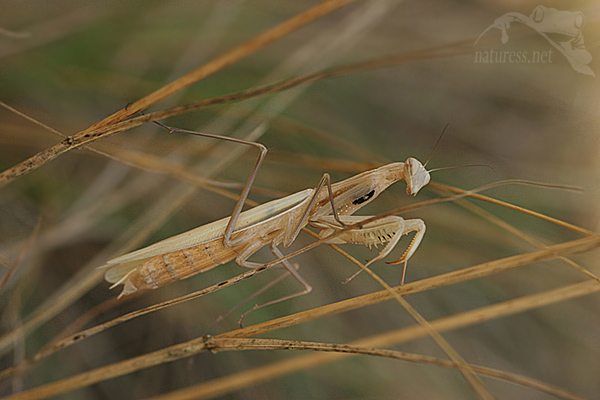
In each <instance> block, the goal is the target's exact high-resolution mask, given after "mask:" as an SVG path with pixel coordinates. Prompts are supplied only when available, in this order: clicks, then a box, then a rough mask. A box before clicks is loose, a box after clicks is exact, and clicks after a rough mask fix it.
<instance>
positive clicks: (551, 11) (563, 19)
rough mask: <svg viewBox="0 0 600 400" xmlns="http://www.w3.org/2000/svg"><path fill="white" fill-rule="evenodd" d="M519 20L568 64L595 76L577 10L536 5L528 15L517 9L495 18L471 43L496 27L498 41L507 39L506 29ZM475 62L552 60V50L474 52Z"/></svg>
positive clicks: (582, 22) (582, 21)
mask: <svg viewBox="0 0 600 400" xmlns="http://www.w3.org/2000/svg"><path fill="white" fill-rule="evenodd" d="M513 23H520V24H523V25H526V26H528V27H529V28H531V29H533V30H535V31H536V32H537V33H538V34H539V35H540V36H542V37H543V38H544V39H546V40H547V41H548V43H550V44H551V45H552V47H554V48H555V49H556V50H557V51H558V52H560V53H561V54H562V55H563V56H564V57H565V59H566V60H567V61H568V62H569V63H570V64H571V67H572V68H573V69H574V70H575V71H577V72H579V73H581V74H585V75H591V76H595V74H594V71H592V69H591V68H590V67H589V63H590V62H591V61H592V55H591V54H590V53H589V52H588V51H587V50H586V48H585V45H584V41H583V33H582V29H583V26H584V25H585V16H584V15H583V13H582V12H580V11H574V12H572V11H560V10H557V9H556V8H547V7H544V6H537V7H536V8H535V9H534V10H533V12H532V13H531V15H530V16H526V15H523V14H521V13H517V12H510V13H506V14H504V15H503V16H501V17H499V18H496V20H495V21H494V23H493V24H492V25H490V26H489V27H488V28H487V29H486V30H485V31H483V33H482V34H481V35H479V38H477V41H476V42H475V45H477V43H478V42H479V40H480V39H481V38H482V37H483V35H485V34H486V33H487V32H489V31H490V30H492V29H499V30H500V31H501V34H502V38H501V41H502V44H506V43H507V42H508V40H509V30H510V28H511V24H513ZM475 53H476V54H475V62H483V63H493V62H496V63H499V62H511V63H515V62H527V63H532V62H533V63H552V56H553V55H554V54H553V51H552V49H550V50H547V51H543V52H532V54H529V53H528V52H527V51H520V52H515V51H513V52H511V51H498V50H494V49H492V50H490V51H476V52H475Z"/></svg>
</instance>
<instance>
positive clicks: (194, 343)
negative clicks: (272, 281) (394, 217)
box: [5, 238, 600, 400]
mask: <svg viewBox="0 0 600 400" xmlns="http://www.w3.org/2000/svg"><path fill="white" fill-rule="evenodd" d="M590 239H592V238H585V239H580V240H579V241H575V242H580V241H590ZM594 242H595V246H596V247H597V246H598V245H600V241H599V240H598V239H597V238H595V240H594ZM566 245H570V246H566ZM573 245H574V243H566V244H563V245H561V246H560V247H561V248H567V249H568V250H567V252H571V251H573V250H574V249H573ZM580 245H581V243H578V244H577V246H575V248H577V249H578V250H579V249H581V250H582V251H585V250H586V249H588V247H586V246H584V247H583V248H582V247H580ZM588 245H589V243H588ZM558 247H559V246H553V248H552V249H551V251H550V252H548V251H547V250H543V251H544V252H546V253H550V255H551V256H555V255H556V253H557V252H558V251H559V250H558V249H557V248H558ZM536 253H537V252H536ZM522 256H527V254H525V255H522ZM525 258H527V257H525ZM457 272H461V271H457ZM598 291H600V284H598V283H597V282H595V281H588V282H584V283H581V284H576V285H571V286H567V287H563V288H560V289H555V290H551V291H548V292H545V293H540V294H538V295H532V296H525V297H523V298H520V299H515V300H510V301H507V302H505V303H500V304H497V305H492V306H487V307H483V308H480V309H477V310H474V311H470V312H464V313H462V314H457V315H454V316H450V317H445V318H441V319H439V320H435V321H431V322H430V324H431V327H432V328H433V329H435V330H436V331H437V332H442V331H446V330H452V329H457V328H460V327H464V326H469V325H471V324H476V323H481V322H482V321H486V320H490V319H494V318H500V317H503V316H507V315H512V314H515V313H519V312H523V311H526V310H529V309H534V308H538V307H541V306H544V305H548V304H552V303H554V302H560V301H564V300H566V299H570V298H574V297H578V296H584V295H587V294H591V293H595V292H598ZM379 295H380V296H386V297H388V298H389V294H388V293H387V291H383V292H380V293H379ZM331 306H333V305H327V306H323V307H320V308H318V309H315V310H309V311H305V312H304V313H300V314H319V315H320V316H322V315H323V312H322V310H321V309H323V308H328V309H329V308H331ZM284 320H295V321H300V320H301V318H297V316H296V315H292V316H287V317H283V318H279V319H278V321H279V322H280V323H276V324H273V321H268V322H267V323H263V324H258V325H255V326H253V327H248V328H243V329H240V330H238V331H234V332H229V333H225V334H221V335H218V336H216V337H217V338H239V337H249V336H254V334H258V333H261V332H265V330H264V328H263V329H257V328H260V327H262V326H265V325H270V326H273V325H276V326H277V328H276V329H278V328H281V327H283V326H289V325H287V324H286V323H284V322H283V321H284ZM257 332H258V333H257ZM426 335H428V332H427V329H425V328H423V327H421V326H414V327H409V328H403V329H400V330H397V331H394V332H387V333H384V334H381V335H378V336H374V337H370V338H366V339H362V340H359V341H357V342H353V343H351V345H353V346H362V347H383V346H389V345H392V344H398V343H405V342H407V341H410V340H414V339H416V338H419V337H423V336H426ZM210 350H211V346H210V345H209V346H207V339H206V337H201V338H197V339H194V340H191V341H188V342H185V343H181V344H178V345H174V346H170V347H168V348H165V349H161V350H158V351H155V352H152V353H148V354H145V355H143V356H139V357H135V358H133V359H130V360H126V361H122V362H119V363H116V364H112V365H108V366H106V367H102V368H98V369H96V370H92V371H89V372H86V373H82V374H79V375H75V376H72V377H70V378H65V379H62V380H60V381H57V382H54V383H50V384H46V385H43V386H40V387H38V388H35V389H32V390H29V391H26V392H22V393H19V394H16V395H13V396H8V397H5V399H7V400H21V399H29V400H33V399H41V398H45V397H48V396H55V395H58V394H61V393H67V392H69V391H72V390H75V389H78V388H82V387H85V386H88V385H92V384H94V383H97V382H101V381H103V380H106V379H111V378H114V377H117V376H122V375H125V374H129V373H132V372H134V371H139V370H141V369H145V368H150V367H153V366H156V365H160V364H164V363H168V362H172V361H175V360H178V359H182V358H187V357H191V356H193V355H195V354H198V353H201V352H205V351H210ZM343 356H344V354H317V355H311V356H304V357H303V358H301V359H290V360H286V361H284V362H280V363H276V364H275V365H273V366H269V367H267V368H263V369H254V370H251V371H249V372H248V373H243V374H242V375H246V376H245V377H244V378H240V377H238V376H232V377H229V378H222V379H220V380H217V381H215V382H208V383H207V384H206V385H205V386H203V387H200V388H195V389H193V390H194V396H196V398H210V397H214V396H217V395H221V394H224V393H227V392H230V391H234V390H236V389H238V388H240V387H246V386H248V385H249V384H256V383H258V382H260V381H264V380H268V379H273V378H275V377H277V376H281V375H282V374H287V373H291V372H294V371H298V370H300V369H306V368H311V367H315V366H316V365H320V364H322V363H325V362H331V361H335V360H336V359H339V358H340V357H343Z"/></svg>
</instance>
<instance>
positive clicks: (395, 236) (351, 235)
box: [311, 215, 426, 284]
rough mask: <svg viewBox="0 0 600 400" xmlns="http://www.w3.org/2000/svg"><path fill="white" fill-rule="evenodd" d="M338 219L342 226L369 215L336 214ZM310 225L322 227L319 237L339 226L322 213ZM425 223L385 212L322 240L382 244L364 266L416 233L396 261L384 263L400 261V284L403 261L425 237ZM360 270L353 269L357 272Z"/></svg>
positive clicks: (338, 228)
mask: <svg viewBox="0 0 600 400" xmlns="http://www.w3.org/2000/svg"><path fill="white" fill-rule="evenodd" d="M340 218H341V220H342V222H343V223H345V224H346V225H354V224H360V222H361V221H364V220H367V219H369V218H371V217H369V216H342V217H340ZM311 225H312V226H314V227H316V228H319V229H322V231H321V233H320V234H319V237H321V238H327V236H330V235H332V234H333V233H335V232H336V231H339V230H340V229H341V228H340V227H339V226H337V225H336V224H335V223H333V221H332V218H331V217H330V216H324V217H321V218H319V219H318V220H315V221H313V222H312V223H311ZM425 229H426V228H425V223H424V222H423V221H422V220H420V219H407V220H405V219H404V218H402V217H398V216H395V215H389V216H387V217H384V218H381V219H379V220H377V221H373V222H367V223H366V224H364V225H362V226H360V227H358V228H353V229H347V230H345V231H344V232H342V233H341V234H338V235H336V236H335V237H334V238H332V239H330V240H326V243H330V244H346V243H353V244H362V245H365V246H368V247H371V246H377V245H379V244H385V243H386V242H387V244H385V246H384V247H383V249H382V250H381V252H379V254H378V255H377V256H375V257H374V258H372V259H371V260H369V261H368V262H367V263H366V264H365V267H368V266H369V265H371V264H372V263H374V262H375V261H379V260H381V259H383V258H385V257H386V256H387V255H388V254H389V253H390V252H391V251H392V250H393V249H394V247H395V246H396V245H397V244H398V242H399V241H400V238H402V236H403V235H406V234H408V233H410V232H416V233H415V236H414V238H413V240H412V241H411V242H410V244H409V245H408V247H407V248H406V250H405V251H404V253H403V254H402V256H400V258H399V259H398V260H396V261H392V262H387V264H399V263H402V262H403V263H404V269H403V272H402V284H404V277H405V275H406V263H407V262H408V260H409V259H410V257H412V255H413V254H414V252H415V251H416V250H417V248H418V247H419V244H420V243H421V240H423V236H425ZM361 271H362V270H359V271H358V272H357V274H358V273H360V272H361ZM357 274H355V275H353V276H351V277H350V278H349V279H348V280H347V281H350V280H352V279H353V278H354V277H355V276H356V275H357Z"/></svg>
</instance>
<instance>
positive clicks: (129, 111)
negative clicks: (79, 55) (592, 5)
mask: <svg viewBox="0 0 600 400" xmlns="http://www.w3.org/2000/svg"><path fill="white" fill-rule="evenodd" d="M353 1H354V0H325V1H323V2H322V3H320V4H318V5H316V6H314V7H313V8H311V9H309V10H307V11H305V12H303V13H301V14H298V15H296V16H295V17H293V18H290V19H289V20H287V21H285V22H283V23H281V24H279V25H277V26H275V27H274V28H272V29H270V30H268V31H266V32H264V33H262V34H260V35H258V36H256V37H254V38H252V39H250V40H249V41H247V42H246V43H243V44H241V45H239V46H238V47H236V48H234V49H232V50H230V51H229V52H227V53H225V54H224V55H222V56H221V57H218V58H216V59H215V60H213V61H211V62H209V63H207V64H206V65H203V66H202V67H200V68H198V69H196V70H195V71H192V72H190V73H189V74H187V75H185V76H183V77H181V78H179V79H177V80H175V81H174V82H171V83H170V84H168V85H165V86H163V87H161V88H160V89H158V90H156V91H155V92H153V93H151V94H149V95H148V96H146V97H144V98H142V99H140V100H138V101H136V102H134V103H133V104H130V105H128V106H127V107H125V108H123V109H122V110H120V111H117V112H116V113H114V114H113V115H111V116H109V117H106V118H104V119H103V120H102V121H100V122H97V123H95V124H94V125H92V126H90V127H89V128H87V129H84V130H83V131H81V132H79V133H76V134H74V135H73V136H69V137H67V138H66V139H65V140H63V141H62V142H60V143H58V144H56V145H54V146H52V147H50V148H48V149H46V150H44V151H42V152H40V153H38V154H36V155H35V156H32V157H31V158H29V159H28V160H26V161H24V162H22V163H20V164H18V165H15V166H14V167H12V168H10V169H8V170H6V171H4V172H2V173H0V187H1V186H4V185H6V184H7V183H9V182H11V181H12V180H14V179H15V178H18V177H19V176H21V175H24V174H26V173H28V172H30V171H32V170H34V169H36V168H39V167H41V166H42V165H44V164H46V163H47V162H49V161H52V160H54V159H55V158H57V157H59V156H60V155H62V154H64V153H66V152H68V151H70V150H73V149H75V148H77V147H79V146H83V145H85V144H87V143H89V142H91V141H93V140H94V139H95V137H96V136H97V135H98V133H97V131H98V130H99V129H100V128H105V127H110V126H112V125H114V124H116V123H118V122H121V121H124V120H125V119H127V118H129V117H131V116H133V115H136V114H137V113H139V112H140V111H143V110H145V109H147V108H148V107H150V106H152V105H154V104H156V103H158V102H160V101H161V100H164V99H166V98H167V97H169V96H171V95H173V94H175V93H177V92H179V91H181V90H183V89H185V88H187V87H188V86H190V85H192V84H194V83H196V82H198V81H200V80H202V79H204V78H206V77H207V76H210V75H212V74H214V73H215V72H217V71H219V70H221V69H223V68H225V67H227V66H228V65H231V64H233V63H235V62H237V61H239V60H241V59H242V58H244V57H247V56H249V55H250V54H253V53H255V52H256V51H258V50H259V49H260V48H262V47H264V46H266V45H268V44H269V43H272V42H273V41H275V40H277V39H280V38H282V37H284V36H286V35H288V34H289V33H290V32H293V31H295V30H297V29H299V28H301V27H303V26H304V25H306V24H309V23H310V22H312V21H314V20H316V19H319V18H321V17H323V16H325V15H327V14H329V13H331V12H333V11H335V10H337V9H338V8H340V7H343V6H345V5H347V4H349V3H352V2H353Z"/></svg>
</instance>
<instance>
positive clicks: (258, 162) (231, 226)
mask: <svg viewBox="0 0 600 400" xmlns="http://www.w3.org/2000/svg"><path fill="white" fill-rule="evenodd" d="M152 122H154V123H155V124H156V125H158V126H160V127H162V128H165V129H166V130H168V131H170V132H179V133H187V134H190V135H197V136H202V137H207V138H211V139H221V140H226V141H228V142H233V143H240V144H245V145H248V146H252V147H256V148H257V149H258V150H259V154H258V157H257V158H256V162H255V163H254V167H253V168H252V172H251V173H250V176H249V177H248V180H247V181H246V185H245V186H244V189H243V190H242V193H241V194H240V198H239V200H238V201H237V203H236V204H235V207H234V209H233V213H232V214H231V218H230V219H229V223H228V224H227V227H226V228H225V234H224V235H223V244H224V245H225V247H231V245H230V239H231V234H232V233H233V230H234V228H235V224H236V222H237V220H238V218H239V216H240V214H241V213H242V209H243V208H244V203H245V202H246V200H247V199H248V194H249V193H250V188H251V187H252V184H253V183H254V180H255V179H256V175H257V174H258V170H259V168H260V166H261V165H262V162H263V160H264V159H265V156H266V155H267V151H268V150H267V148H266V147H265V146H264V145H263V144H261V143H257V142H251V141H248V140H243V139H238V138H233V137H229V136H222V135H216V134H213V133H204V132H197V131H189V130H186V129H179V128H172V127H170V126H167V125H165V124H163V123H161V122H158V121H152Z"/></svg>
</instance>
